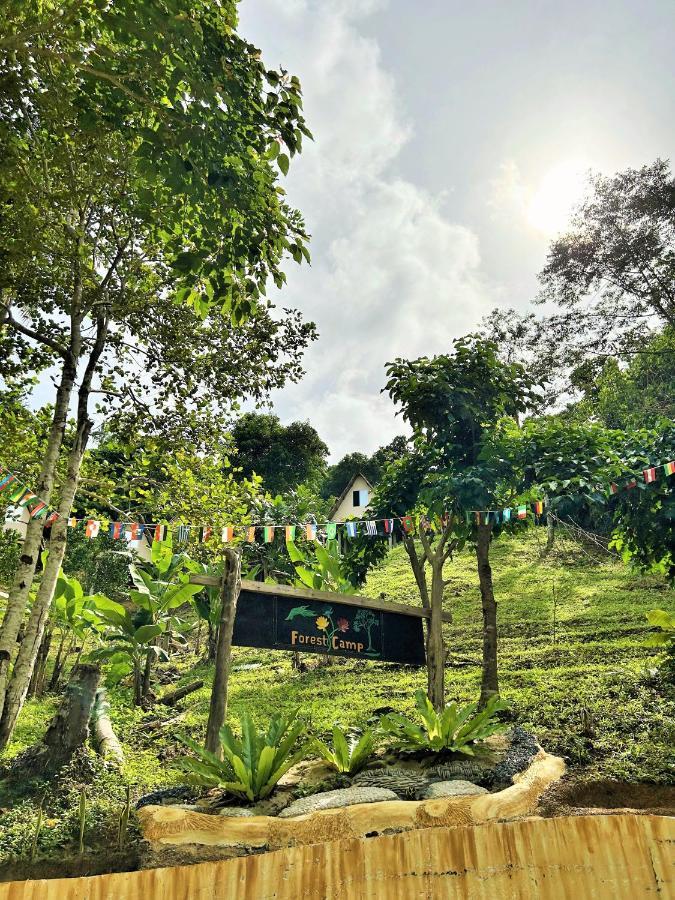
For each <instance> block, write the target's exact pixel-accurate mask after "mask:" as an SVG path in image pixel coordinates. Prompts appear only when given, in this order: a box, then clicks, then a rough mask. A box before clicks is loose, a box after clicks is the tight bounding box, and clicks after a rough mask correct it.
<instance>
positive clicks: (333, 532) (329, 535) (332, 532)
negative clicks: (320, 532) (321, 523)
mask: <svg viewBox="0 0 675 900" xmlns="http://www.w3.org/2000/svg"><path fill="white" fill-rule="evenodd" d="M336 537H337V525H336V524H335V522H327V523H326V539H327V540H329V541H334V540H335V538H336Z"/></svg>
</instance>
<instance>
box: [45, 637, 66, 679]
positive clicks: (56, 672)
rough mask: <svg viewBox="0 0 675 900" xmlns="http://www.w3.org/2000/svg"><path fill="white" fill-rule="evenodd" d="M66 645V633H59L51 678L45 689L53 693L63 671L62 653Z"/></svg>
mask: <svg viewBox="0 0 675 900" xmlns="http://www.w3.org/2000/svg"><path fill="white" fill-rule="evenodd" d="M65 643H66V632H65V630H63V631H62V632H61V640H60V641H59V647H58V650H57V651H56V659H55V660H54V668H53V669H52V676H51V678H50V679H49V684H48V685H47V689H48V690H50V691H53V690H54V688H55V687H56V685H57V684H58V683H59V678H60V677H61V672H62V671H63V662H64V660H63V651H64V647H65Z"/></svg>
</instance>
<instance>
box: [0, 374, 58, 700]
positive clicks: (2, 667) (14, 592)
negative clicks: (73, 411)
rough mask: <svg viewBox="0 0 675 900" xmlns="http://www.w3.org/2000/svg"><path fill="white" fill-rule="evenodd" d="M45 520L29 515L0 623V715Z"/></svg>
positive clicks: (53, 435)
mask: <svg viewBox="0 0 675 900" xmlns="http://www.w3.org/2000/svg"><path fill="white" fill-rule="evenodd" d="M75 375H76V369H75V366H74V364H72V363H69V362H64V364H63V369H62V371H61V382H60V384H59V387H58V389H57V392H56V402H55V404H54V414H53V416H52V424H51V426H50V429H49V437H48V438H47V448H46V450H45V454H44V456H43V458H42V465H41V468H40V477H39V478H38V480H37V489H36V493H37V495H38V496H39V497H40V498H41V499H42V500H45V501H47V502H48V501H49V499H50V497H51V493H52V488H53V487H54V477H55V475H56V466H57V463H58V460H59V453H60V450H61V445H62V443H63V434H64V431H65V428H66V422H67V419H68V406H69V404H70V396H71V394H72V391H73V385H74V383H75ZM43 530H44V524H43V522H42V520H41V519H29V521H28V527H27V529H26V537H25V538H24V541H23V545H22V547H21V556H20V557H19V565H18V567H17V570H16V573H15V575H14V580H13V582H12V586H11V588H10V591H9V598H8V600H7V609H6V611H5V615H4V618H3V620H2V626H1V627H0V716H2V712H3V708H4V705H5V698H6V692H7V686H8V683H9V666H10V662H11V660H12V657H13V655H14V652H15V650H16V641H17V635H18V634H19V629H20V627H21V623H22V621H23V616H24V613H25V611H26V604H27V602H28V593H29V591H30V589H31V587H32V585H33V580H34V578H35V569H36V567H37V564H38V560H39V557H40V547H41V544H42V534H43Z"/></svg>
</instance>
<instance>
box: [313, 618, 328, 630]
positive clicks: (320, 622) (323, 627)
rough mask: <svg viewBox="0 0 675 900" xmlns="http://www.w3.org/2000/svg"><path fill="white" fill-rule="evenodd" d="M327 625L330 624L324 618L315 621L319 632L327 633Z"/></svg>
mask: <svg viewBox="0 0 675 900" xmlns="http://www.w3.org/2000/svg"><path fill="white" fill-rule="evenodd" d="M329 625H330V622H329V621H328V619H327V618H326V617H325V616H319V617H318V619H317V620H316V627H317V628H318V629H319V631H327V630H328V626H329Z"/></svg>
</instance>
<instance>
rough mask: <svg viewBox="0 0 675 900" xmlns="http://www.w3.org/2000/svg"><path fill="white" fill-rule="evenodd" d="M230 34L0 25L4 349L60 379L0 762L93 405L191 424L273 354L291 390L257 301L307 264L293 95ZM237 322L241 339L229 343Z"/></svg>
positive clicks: (82, 19) (185, 10)
mask: <svg viewBox="0 0 675 900" xmlns="http://www.w3.org/2000/svg"><path fill="white" fill-rule="evenodd" d="M160 23H161V27H158V24H160ZM235 25H236V17H235V13H234V7H233V6H232V5H230V4H226V5H217V6H214V4H212V3H209V2H206V0H204V2H197V3H190V4H186V3H183V2H176V3H175V4H172V6H171V9H170V10H162V11H161V12H160V11H159V10H158V9H157V7H156V4H152V3H141V4H137V3H131V2H121V3H115V4H112V5H101V4H97V3H90V4H89V3H88V4H86V5H85V6H84V7H83V6H82V4H81V3H79V2H78V3H75V2H70V3H66V4H60V3H59V4H57V3H55V2H52V3H50V2H48V3H46V4H41V5H40V6H39V8H38V7H37V6H35V5H34V4H19V3H14V2H12V3H9V4H5V6H3V9H2V12H1V13H0V33H1V34H2V35H3V37H2V39H1V40H0V65H1V67H2V71H3V73H4V76H5V80H4V82H3V85H4V88H5V90H4V92H3V96H2V98H1V100H0V152H1V153H2V157H3V169H2V173H1V175H0V209H2V219H0V253H1V254H2V260H3V267H2V277H1V278H0V308H1V311H2V315H1V316H0V320H1V321H2V322H4V325H5V328H6V329H7V330H8V333H9V334H10V335H13V336H14V345H13V348H14V352H15V353H16V354H17V355H18V358H19V362H18V363H16V364H15V366H14V368H15V369H16V368H18V367H19V365H25V364H26V361H32V360H34V359H35V358H37V361H36V362H35V366H36V368H38V367H39V368H41V369H44V368H46V367H47V366H50V365H53V366H55V368H56V372H57V378H56V380H57V391H56V397H55V402H54V406H53V415H52V421H51V424H50V428H49V434H48V438H47V441H46V445H45V449H44V452H43V455H42V461H41V466H40V472H39V476H38V478H37V480H36V483H35V488H34V489H35V491H36V493H37V494H38V495H39V496H40V497H42V498H43V499H45V500H49V499H50V497H51V494H52V490H53V488H54V486H55V477H56V472H57V467H58V464H59V460H60V458H61V453H62V450H64V451H65V455H66V456H67V464H66V465H65V466H64V469H65V470H66V471H65V475H64V478H63V481H62V484H61V486H60V491H59V502H58V505H57V509H58V512H59V514H60V518H59V519H57V520H56V522H55V523H54V525H53V527H52V529H51V537H50V554H49V558H48V561H47V565H46V568H45V571H44V573H43V576H42V580H41V584H40V587H39V590H38V593H37V596H36V601H35V603H34V604H33V608H32V611H31V617H30V620H29V622H28V625H27V627H26V631H25V635H24V638H23V641H22V643H21V647H20V649H19V653H18V655H17V658H16V660H15V662H14V668H13V671H12V684H11V685H10V686H9V687H8V673H9V666H10V662H11V659H12V656H13V653H14V650H15V643H16V638H17V635H18V632H19V627H20V625H21V621H22V618H23V615H24V611H25V607H26V600H27V596H28V591H29V590H30V587H31V585H32V582H33V578H34V575H35V568H36V565H37V559H38V551H39V547H40V543H41V540H42V524H41V522H40V521H39V520H33V521H31V523H30V524H29V528H28V533H27V536H26V540H25V542H24V546H23V549H22V554H21V558H20V564H19V566H18V569H17V572H16V575H15V579H14V583H13V585H12V588H11V591H10V599H9V603H8V607H7V611H6V614H5V617H4V620H3V624H2V630H1V631H0V711H2V715H3V720H1V722H2V724H0V733H1V734H2V735H4V736H5V737H4V738H2V737H0V743H2V741H3V740H6V738H7V736H8V735H9V734H11V731H12V729H13V723H14V721H15V720H16V716H17V714H18V710H19V709H20V708H21V704H22V702H23V697H24V696H25V691H26V690H27V687H28V683H29V681H30V673H31V671H32V667H33V664H34V660H35V655H36V653H37V650H38V647H39V646H40V642H41V638H42V633H43V630H44V625H45V621H46V618H47V614H48V610H49V606H50V603H51V599H52V596H53V591H54V586H55V583H56V577H57V574H58V570H59V568H60V565H61V560H62V558H63V554H64V550H65V545H66V528H65V522H66V520H67V517H68V515H69V513H70V509H71V507H72V504H73V500H74V497H75V492H76V489H77V484H78V477H79V472H80V467H81V464H82V460H83V457H84V453H85V450H86V447H87V443H88V440H89V435H90V432H91V428H92V421H91V419H90V410H89V400H90V395H91V393H92V391H94V390H96V391H101V392H102V395H103V401H104V402H103V404H102V405H103V411H105V412H108V413H109V412H110V410H111V409H112V408H114V406H115V403H117V404H118V405H119V406H120V407H121V408H122V409H123V410H129V409H131V410H133V412H127V413H126V414H127V416H128V417H130V418H131V420H132V421H136V422H137V421H138V415H139V412H138V411H139V409H140V410H142V415H143V416H144V418H145V419H146V420H147V421H151V422H156V421H157V420H158V419H160V420H161V421H162V423H163V424H165V423H166V422H167V421H168V422H174V423H175V421H176V420H177V419H178V420H180V419H182V418H183V414H184V413H185V410H186V409H187V408H188V407H190V405H191V404H192V405H193V406H194V405H197V406H198V407H199V406H200V405H201V406H202V407H205V406H206V405H207V404H212V405H213V404H218V401H219V400H221V399H222V400H223V401H225V403H229V402H231V401H232V399H233V391H234V390H235V389H236V388H237V387H238V386H239V385H241V382H242V379H243V377H244V376H243V375H242V377H241V378H240V379H237V378H236V377H232V378H230V379H228V376H231V375H232V372H233V370H234V368H235V365H234V360H233V358H232V356H231V355H228V354H230V353H232V352H233V351H234V350H237V351H239V352H238V355H237V359H236V367H237V369H238V371H239V372H241V371H242V359H244V360H246V361H247V363H248V365H249V367H250V368H254V367H255V362H256V361H257V363H258V364H257V367H256V370H257V376H255V377H252V372H251V371H248V372H246V378H247V380H248V382H249V383H250V384H251V385H252V386H253V388H252V392H253V394H255V393H256V392H263V393H264V392H265V390H266V389H267V386H268V384H269V375H268V374H266V373H263V371H262V370H263V369H264V368H265V366H264V362H263V361H264V360H266V359H268V358H271V357H272V356H273V355H274V354H276V355H277V356H278V355H279V353H280V352H281V351H283V350H288V352H289V355H290V359H289V360H288V361H287V363H286V364H284V363H282V364H281V365H280V366H279V368H278V369H277V372H278V373H279V372H280V373H281V374H280V375H279V374H277V375H276V376H273V377H274V378H275V380H276V382H277V383H279V380H280V381H281V383H283V380H284V378H285V377H291V378H293V377H299V368H298V365H297V362H298V353H299V352H301V350H302V348H303V347H304V346H305V345H306V343H307V341H308V340H310V339H311V337H312V333H313V330H312V326H303V325H301V324H300V323H299V320H298V318H297V316H295V317H294V316H293V315H292V314H291V315H290V330H289V320H287V321H286V323H284V324H281V323H279V322H276V321H273V320H272V317H271V316H270V315H269V313H268V311H267V308H266V307H267V306H268V305H269V303H268V301H265V300H264V299H263V295H264V293H265V290H266V287H265V285H266V281H267V279H268V277H271V278H272V280H273V281H274V282H275V283H276V284H277V286H281V285H282V284H283V281H284V276H283V272H282V271H281V264H282V260H283V259H284V257H285V256H286V255H287V254H289V255H291V256H292V257H293V258H294V259H296V261H300V260H301V259H302V258H303V257H306V256H307V251H306V247H305V240H306V234H305V232H304V226H303V223H302V220H301V218H300V217H299V215H298V214H297V213H296V212H295V211H294V210H292V209H291V208H290V207H288V205H287V204H286V203H285V201H284V200H283V195H282V193H281V189H280V188H279V186H278V185H277V184H276V177H277V176H276V169H275V168H274V165H273V162H274V160H276V162H277V165H278V166H279V167H280V169H281V170H282V171H284V172H285V171H286V170H287V168H288V156H287V155H286V154H285V153H281V152H280V149H282V148H285V149H287V150H288V152H289V153H291V154H293V153H294V152H296V151H297V150H299V149H300V143H301V139H302V135H303V134H307V133H308V132H307V129H306V126H305V125H304V120H303V118H302V114H301V112H300V109H301V99H300V89H299V83H298V82H297V79H294V78H290V77H289V76H288V75H287V73H284V72H281V73H276V72H273V71H269V72H267V71H266V70H265V69H264V67H263V65H262V63H261V61H260V59H259V56H258V53H257V51H256V50H255V48H253V47H251V46H250V45H248V44H246V42H244V41H242V40H241V39H240V38H239V37H238V36H237V34H236V31H235V30H234V26H235ZM158 34H161V40H159V41H158V39H157V35H158ZM132 73H133V77H132ZM246 320H248V322H249V323H250V325H249V326H248V327H249V332H248V334H246V333H244V334H243V336H242V332H240V331H239V330H238V328H234V329H233V328H232V326H233V325H234V326H240V325H241V324H242V323H243V322H245V321H246ZM308 329H309V330H308ZM233 334H236V335H238V336H237V337H234V338H233V337H231V336H232V335H233ZM247 337H248V338H249V341H248V342H247V341H246V338H247ZM251 338H252V339H253V340H250V339H251ZM258 339H259V340H258ZM286 340H288V343H285V341H286ZM242 348H243V349H244V350H245V353H244V354H243V356H242V352H241V351H242ZM78 379H79V387H78V389H77V415H76V422H75V426H74V433H73V436H72V439H70V440H69V441H68V442H67V444H64V433H65V430H66V418H67V413H68V408H69V404H70V401H71V397H72V395H73V392H74V390H75V384H76V380H78ZM143 382H145V383H143ZM139 385H140V386H141V388H142V389H141V390H139ZM207 385H208V387H207ZM221 391H224V394H222V395H221V396H219V394H221ZM187 418H188V421H189V422H191V423H194V421H195V417H192V418H190V417H187Z"/></svg>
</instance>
